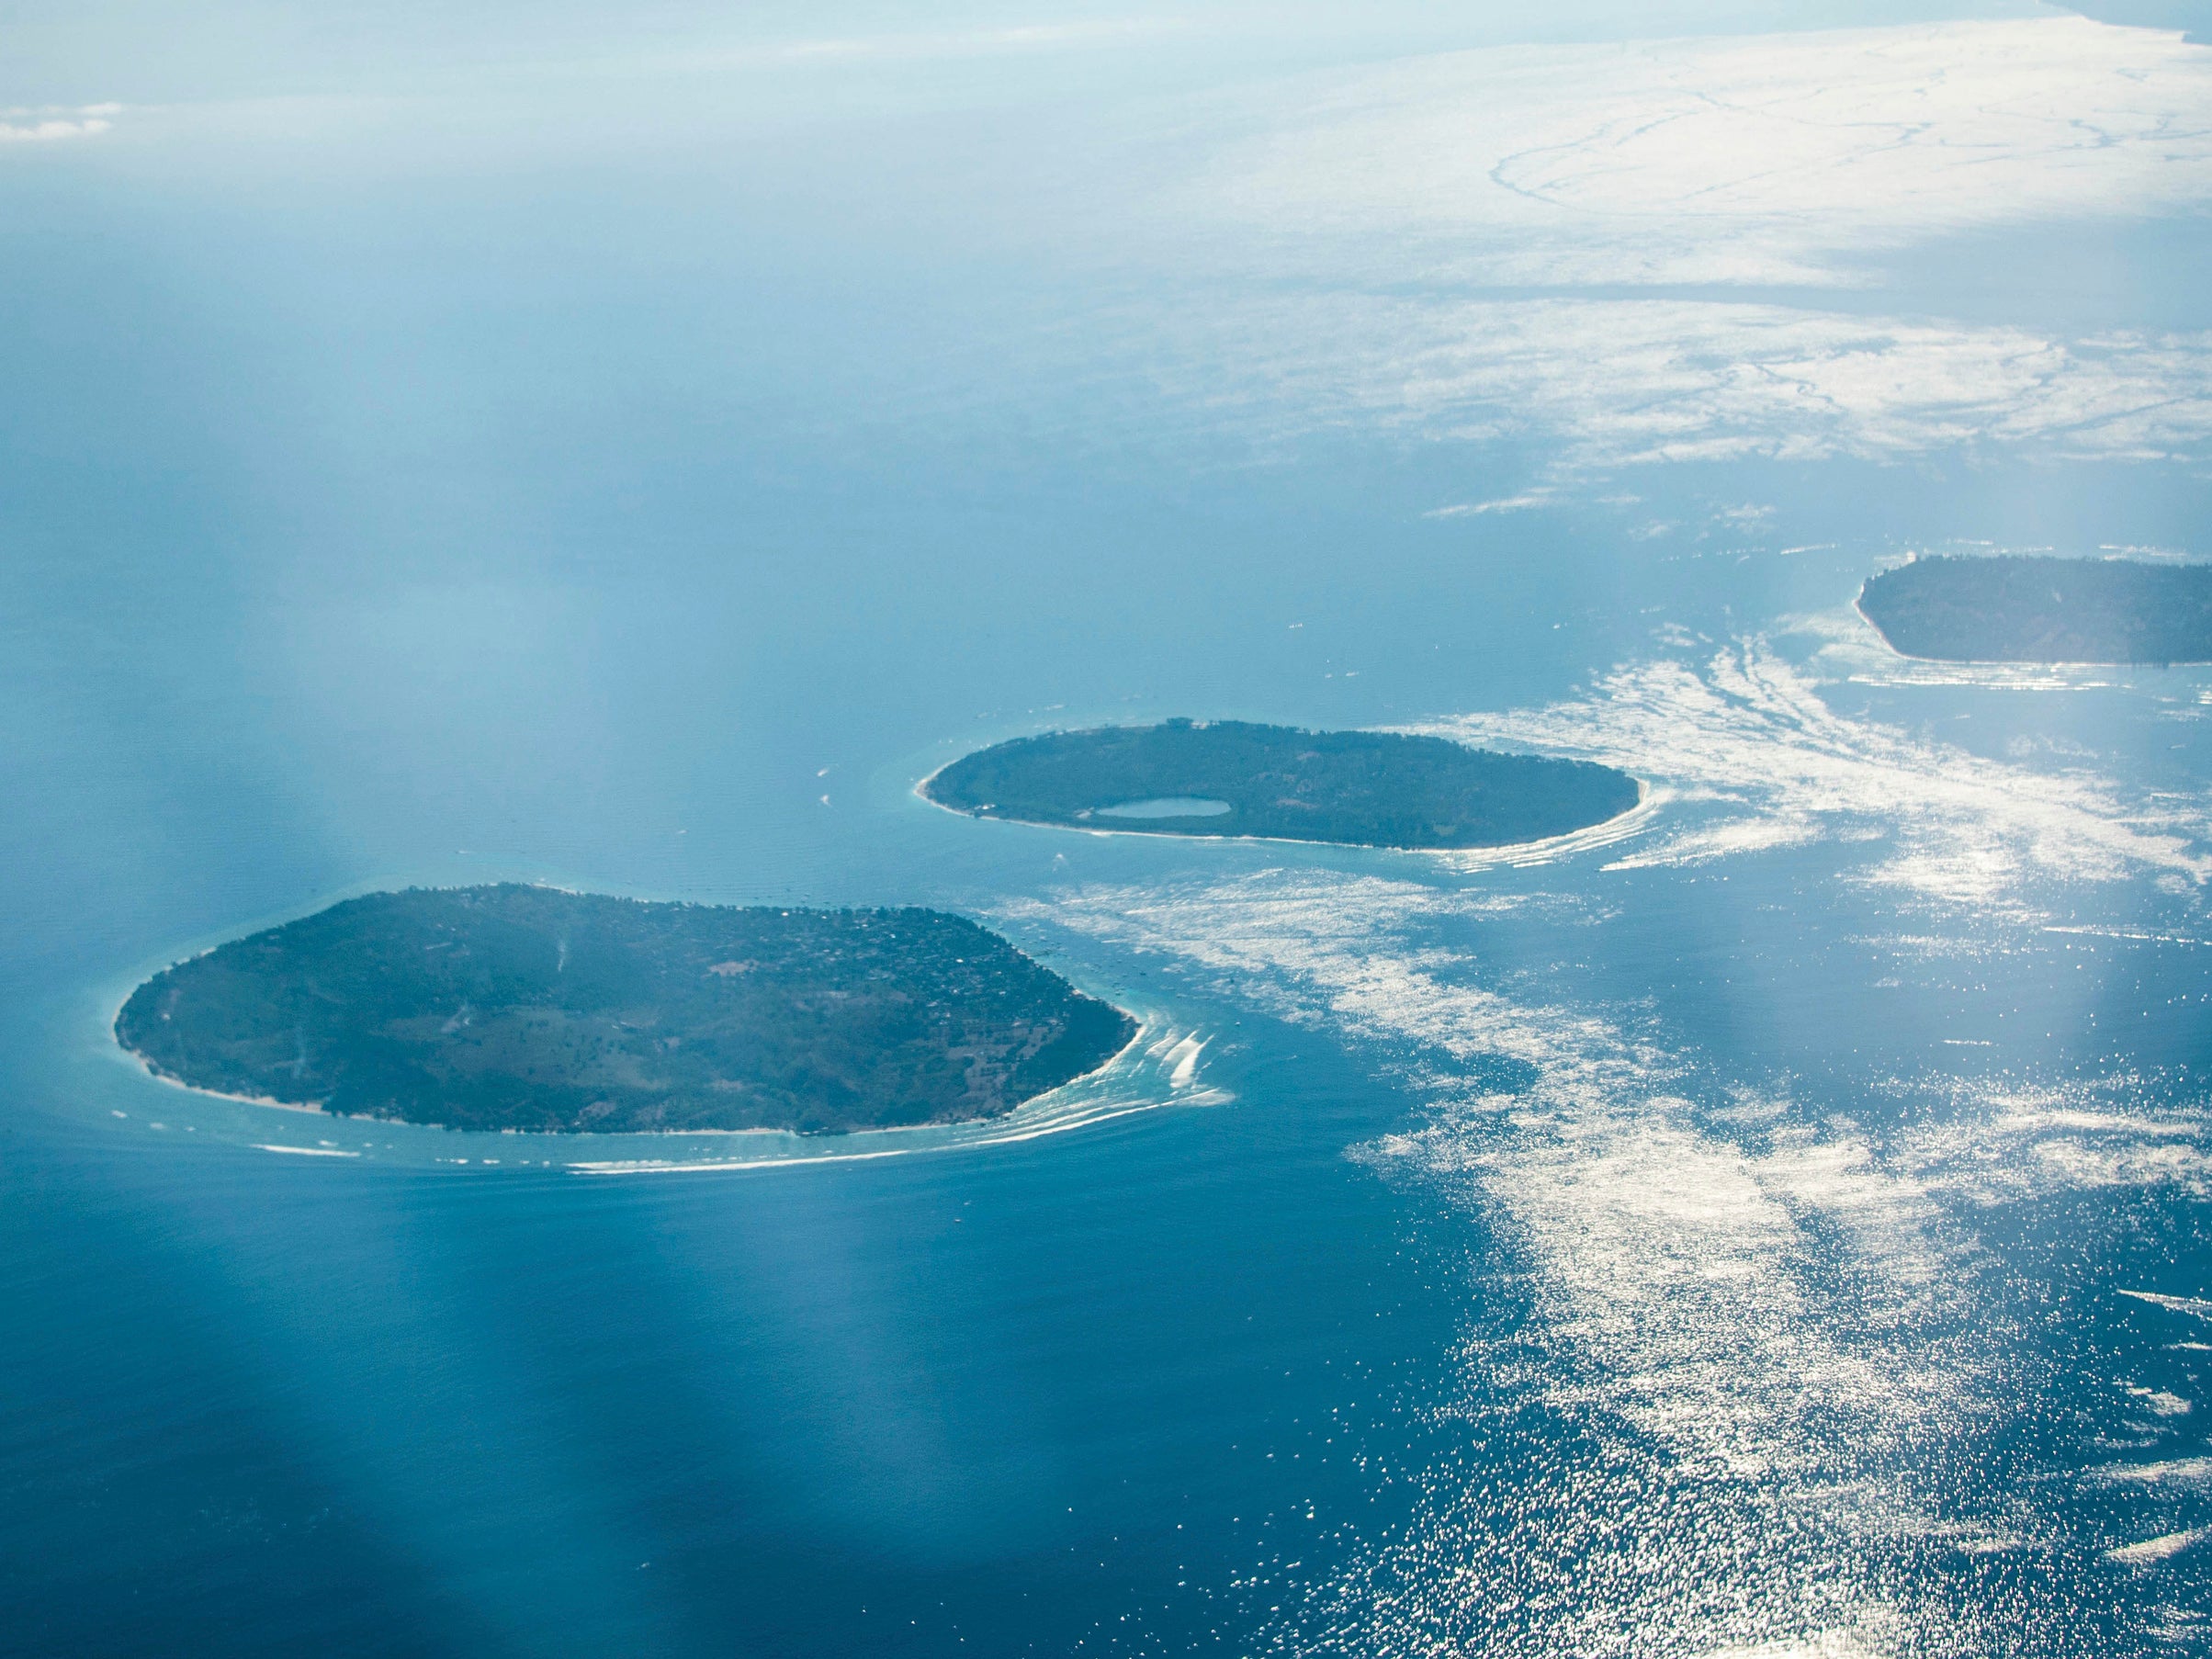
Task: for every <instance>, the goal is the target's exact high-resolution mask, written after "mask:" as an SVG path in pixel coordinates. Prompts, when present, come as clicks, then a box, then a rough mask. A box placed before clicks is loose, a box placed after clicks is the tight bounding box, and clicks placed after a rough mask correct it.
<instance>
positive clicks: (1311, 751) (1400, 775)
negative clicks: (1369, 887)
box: [921, 720, 1641, 848]
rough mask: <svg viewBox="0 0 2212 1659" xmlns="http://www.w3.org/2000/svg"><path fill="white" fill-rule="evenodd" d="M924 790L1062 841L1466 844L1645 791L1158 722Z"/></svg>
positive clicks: (1015, 759)
mask: <svg viewBox="0 0 2212 1659" xmlns="http://www.w3.org/2000/svg"><path fill="white" fill-rule="evenodd" d="M921 793H922V795H923V796H924V797H925V798H927V799H929V800H931V801H934V802H935V803H936V804H937V805H939V806H940V807H948V808H950V809H952V810H953V811H955V812H965V813H969V814H972V815H974V816H976V817H978V818H1015V819H1020V820H1021V821H1023V822H1026V823H1033V824H1056V825H1060V826H1063V827H1066V828H1069V829H1079V830H1146V831H1150V832H1152V833H1155V834H1162V833H1164V834H1171V835H1206V836H1258V837H1265V838H1270V839H1275V840H1281V841H1337V842H1348V843H1350V844H1352V845H1356V846H1369V847H1403V848H1465V847H1500V846H1510V845H1513V844H1515V843H1518V842H1521V841H1543V840H1545V839H1547V838H1549V837H1551V836H1555V835H1564V834H1566V833H1568V832H1569V831H1571V830H1584V829H1587V828H1589V827H1590V826H1591V825H1593V824H1600V823H1603V822H1604V821H1605V820H1606V819H1608V818H1616V817H1618V816H1619V814H1621V813H1623V812H1626V811H1627V810H1628V809H1629V808H1630V807H1633V806H1635V805H1636V803H1637V800H1638V799H1639V797H1640V793H1641V792H1640V789H1639V786H1638V784H1637V783H1636V780H1635V779H1634V778H1632V777H1631V776H1629V774H1628V773H1624V772H1616V771H1615V770H1614V769H1613V768H1611V767H1610V766H1599V765H1596V764H1593V763H1592V762H1587V761H1566V760H1550V759H1545V758H1542V757H1540V756H1536V755H1518V754H1497V753H1494V752H1492V751H1488V750H1482V749H1470V748H1468V747H1467V746H1466V745H1465V744H1463V743H1454V742H1451V741H1450V740H1448V739H1443V738H1428V737H1408V736H1405V735H1403V734H1400V733H1396V732H1381V731H1320V732H1316V731H1301V730H1298V729H1296V728H1292V727H1287V726H1258V725H1252V724H1249V723H1247V722H1245V721H1241V720H1169V721H1168V722H1167V723H1166V724H1164V725H1160V726H1110V727H1106V728H1102V729H1100V730H1095V731H1056V732H1048V733H1046V734H1044V736H1042V737H1035V738H1020V739H1015V740H1014V741H1012V742H1010V743H999V744H997V745H995V746H993V747H992V748H989V749H984V750H979V751H976V753H974V754H971V755H966V756H964V757H963V758H962V759H960V760H957V761H954V762H953V763H952V764H951V765H949V766H947V767H945V768H944V769H943V770H942V772H939V773H936V775H934V776H933V777H931V778H927V779H925V780H924V781H923V783H922V784H921Z"/></svg>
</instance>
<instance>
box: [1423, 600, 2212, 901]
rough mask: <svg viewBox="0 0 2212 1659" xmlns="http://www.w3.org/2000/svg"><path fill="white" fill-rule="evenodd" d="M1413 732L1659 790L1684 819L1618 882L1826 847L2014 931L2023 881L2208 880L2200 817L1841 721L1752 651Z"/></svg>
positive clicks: (1792, 670) (1795, 672) (1768, 658)
mask: <svg viewBox="0 0 2212 1659" xmlns="http://www.w3.org/2000/svg"><path fill="white" fill-rule="evenodd" d="M1422 729H1425V730H1430V731H1435V732H1439V733H1441V734H1443V735H1447V736H1452V737H1456V738H1459V739H1462V740H1464V741H1469V742H1475V743H1505V744H1507V745H1513V744H1522V745H1529V746H1533V747H1537V748H1540V749H1545V750H1550V751H1558V752H1563V753H1568V754H1574V755H1580V756H1583V757H1585V758H1587V759H1590V760H1595V761H1600V762H1605V763H1607V764H1609V765H1613V766H1618V767H1620V768H1621V769H1623V770H1625V771H1630V772H1632V773H1636V774H1637V775H1639V776H1641V777H1644V778H1647V779H1652V780H1654V781H1655V782H1656V783H1657V784H1659V785H1661V787H1662V789H1663V790H1664V792H1665V793H1664V796H1662V797H1661V798H1663V799H1665V800H1668V801H1671V802H1673V803H1674V805H1673V806H1672V807H1670V808H1669V816H1670V818H1673V819H1675V820H1687V819H1691V818H1695V820H1696V821H1685V822H1682V823H1681V827H1680V828H1678V829H1676V830H1674V831H1673V832H1672V833H1671V834H1669V835H1667V836H1666V837H1665V839H1662V840H1658V841H1654V842H1653V844H1651V845H1650V846H1648V847H1646V848H1642V849H1640V850H1639V851H1638V852H1635V853H1633V854H1631V855H1630V856H1629V857H1626V858H1623V859H1619V860H1617V861H1615V863H1613V864H1612V865H1611V866H1609V867H1610V868H1614V869H1639V868H1650V867H1654V866H1664V865H1669V864H1689V863H1702V862H1706V861H1710V860H1711V859H1715V858H1719V857H1723V856H1727V855H1730V854H1741V853H1744V852H1755V851H1762V850H1768V849H1772V848H1777V847H1787V846H1797V845H1801V844H1803V843H1805V842H1807V841H1813V840H1817V839H1823V838H1834V839H1848V840H1865V841H1869V842H1870V843H1873V842H1879V843H1881V844H1883V845H1884V846H1885V847H1886V848H1887V856H1886V857H1885V858H1884V859H1883V860H1882V861H1881V862H1880V863H1878V864H1876V865H1874V866H1873V867H1871V868H1869V869H1868V870H1867V871H1866V872H1865V873H1864V875H1863V879H1866V880H1868V881H1872V882H1875V883H1878V884H1880V885H1883V886H1891V887H1895V888H1899V889H1902V890H1903V891H1905V892H1908V893H1911V894H1913V895H1915V896H1917V897H1921V898H1924V899H1927V900H1934V901H1941V902H1945V903H1947V904H1952V905H1962V906H1972V907H1974V908H1975V909H1977V910H1978V911H1980V912H1982V913H1985V914H1986V913H1989V912H1991V911H1992V910H1997V909H2004V910H2009V911H2012V912H2014V913H2017V914H2019V915H2021V916H2022V917H2026V916H2027V915H2028V914H2030V913H2029V912H2027V911H2026V909H2025V908H2024V907H2023V906H2022V904H2021V901H2020V897H2019V887H2020V883H2021V879H2022V877H2023V876H2026V875H2037V876H2041V877H2045V878H2048V879H2053V880H2062V881H2116V880H2120V879H2122V878H2125V877H2127V876H2130V875H2139V874H2143V873H2146V872H2150V873H2172V874H2173V875H2178V876H2180V877H2182V878H2184V879H2185V880H2186V881H2188V882H2189V883H2191V884H2193V885H2194V884H2199V883H2202V882H2204V881H2205V880H2206V877H2207V876H2208V875H2212V859H2207V858H2206V857H2205V856H2203V855H2202V854H2200V853H2199V852H2196V851H2195V847H2194V845H2193V842H2192V839H2191V836H2190V835H2189V834H2184V833H2181V832H2180V831H2183V830H2188V831H2193V832H2198V833H2201V832H2202V830H2203V828H2204V826H2203V824H2202V822H2201V815H2199V816H2191V815H2190V814H2187V813H2184V811H2182V810H2181V809H2179V808H2177V807H2173V805H2171V804H2160V805H2149V804H2136V803H2124V802H2123V801H2122V800H2121V799H2120V798H2119V797H2118V796H2117V795H2116V792H2115V791H2114V789H2113V788H2112V787H2111V786H2110V785H2109V784H2105V783H2104V782H2102V781H2101V780H2098V779H2096V778H2093V777H2091V776H2088V775H2085V774H2082V773H2078V772H2070V773H2060V774H2056V775H2054V774H2052V773H2047V772H2037V771H2034V770H2031V769H2029V768H2027V767H2026V766H2021V765H2017V764H2014V763H2011V762H2001V761H1991V760H1986V759H1984V758H1982V757H1981V756H1978V755H1974V754H1971V753H1969V752H1968V751H1964V750H1960V749H1958V748H1956V747H1954V746H1952V745H1948V744H1944V743H1938V742H1934V741H1931V740H1930V739H1926V738H1924V737H1921V736H1919V735H1917V734H1914V733H1911V732H1907V731H1903V730H1902V729H1899V728H1893V727H1888V726H1883V725H1880V724H1878V723H1876V722H1872V721H1867V720H1853V719H1847V718H1845V717H1843V716H1840V715H1838V714H1836V713H1835V712H1834V710H1833V709H1831V708H1830V707H1829V706H1828V705H1827V703H1826V702H1825V701H1824V700H1823V698H1822V696H1821V695H1820V691H1819V686H1818V684H1817V683H1816V682H1815V681H1813V680H1812V679H1811V678H1810V677H1808V675H1807V674H1806V673H1804V672H1801V671H1800V670H1799V669H1798V668H1796V667H1794V666H1793V665H1791V664H1790V663H1789V662H1788V661H1786V660H1784V659H1783V658H1782V657H1781V656H1780V655H1779V654H1778V653H1777V652H1776V651H1775V650H1774V649H1773V648H1772V647H1771V646H1770V645H1768V644H1767V643H1766V641H1764V640H1762V639H1752V640H1745V641H1737V642H1734V643H1732V644H1730V645H1729V646H1727V647H1725V648H1723V649H1721V650H1719V651H1717V652H1715V653H1714V654H1713V655H1712V657H1711V658H1710V659H1709V660H1707V661H1705V662H1704V663H1702V664H1693V663H1689V662H1682V661H1676V660H1659V661H1653V662H1646V663H1640V664H1636V665H1633V666H1631V667H1625V668H1621V669H1618V670H1616V671H1614V672H1612V673H1609V674H1608V675H1606V676H1604V677H1603V678H1602V679H1600V680H1599V681H1598V683H1597V684H1596V685H1595V686H1594V687H1593V688H1592V689H1591V690H1590V692H1589V693H1588V694H1586V695H1584V696H1580V697H1576V698H1573V699H1570V700H1568V701H1566V702H1563V703H1560V704H1555V705H1552V706H1551V707H1548V708H1543V709H1535V710H1516V711H1511V712H1507V713H1503V714H1483V715H1467V716H1461V717H1457V718H1453V719H1449V720H1441V721H1435V722H1430V723H1428V725H1427V726H1425V727H1424V728H1422Z"/></svg>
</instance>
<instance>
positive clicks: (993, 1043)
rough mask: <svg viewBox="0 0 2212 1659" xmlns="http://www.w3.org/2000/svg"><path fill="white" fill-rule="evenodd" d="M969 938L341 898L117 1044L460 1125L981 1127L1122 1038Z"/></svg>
mask: <svg viewBox="0 0 2212 1659" xmlns="http://www.w3.org/2000/svg"><path fill="white" fill-rule="evenodd" d="M1135 1031H1136V1027H1135V1022H1134V1021H1132V1020H1131V1019H1130V1018H1129V1017H1128V1016H1127V1015H1126V1014H1124V1013H1123V1012H1122V1011H1121V1010H1119V1009H1116V1008H1113V1007H1111V1006H1109V1005H1108V1004H1106V1003H1104V1002H1100V1001H1099V1000H1097V999H1094V998H1091V997H1087V996H1084V995H1083V994H1082V993H1081V992H1079V991H1078V990H1077V989H1075V988H1074V987H1072V986H1070V985H1069V984H1068V983H1067V981H1066V980H1064V979H1062V978H1061V977H1060V976H1058V975H1056V974H1055V973H1053V972H1052V971H1051V970H1050V969H1048V968H1045V967H1044V966H1043V965H1040V964H1038V963H1036V962H1034V961H1033V960H1032V959H1031V958H1029V957H1028V956H1025V955H1023V954H1021V952H1020V951H1018V950H1016V949H1015V948H1014V947H1013V946H1012V945H1010V944H1009V943H1008V942H1006V941H1005V940H1003V939H1000V938H999V936H998V935H996V934H994V933H990V932H988V931H985V930H984V929H982V928H980V927H977V926H976V924H975V923H974V922H972V921H967V920H963V919H962V918H960V917H957V916H948V915H945V914H943V913H942V912H939V911H935V910H922V909H891V910H817V909H780V908H777V909H731V908H728V907H722V906H709V905H688V904H647V903H640V902H638V901H636V900H633V899H626V898H611V897H601V896H596V895H591V894H579V893H562V892H558V891H555V890H552V889H550V888H545V887H528V886H487V887H468V888H460V889H435V890H425V889H415V890H412V891H409V892H404V893H378V894H375V895H372V896H371V897H366V898H355V899H350V900H348V901H346V902H345V903H344V904H339V905H333V906H332V907H331V908H330V909H327V910H323V911H321V912H320V913H318V914H316V915H313V916H310V917H308V918H306V919H305V920H300V921H294V922H289V923H287V924H286V925H285V926H283V927H279V928H272V929H270V930H268V931H266V932H262V933H255V934H254V935H252V936H251V937H250V938H245V939H241V940H236V941H234V942H231V943H229V944H225V945H222V946H220V947H218V948H217V949H215V950H213V951H210V952H209V953H208V954H206V955H204V956H198V957H195V958H194V959H193V960H191V961H189V962H186V963H181V964H179V965H177V966H175V967H173V968H169V969H167V970H165V971H164V972H162V973H160V974H156V975H155V976H153V977H152V979H149V980H148V981H147V982H146V983H145V984H144V985H141V986H140V987H139V988H138V989H137V990H136V991H134V992H133V993H132V994H131V997H130V1000H129V1001H128V1002H126V1003H124V1005H123V1009H122V1012H121V1013H120V1014H119V1016H118V1017H117V1020H116V1036H117V1039H118V1040H119V1042H120V1043H121V1044H123V1046H124V1047H125V1048H127V1049H129V1050H130V1051H131V1052H132V1053H133V1054H136V1055H139V1056H140V1058H141V1059H142V1060H143V1061H144V1062H145V1064H146V1065H147V1067H149V1068H150V1069H152V1071H153V1072H155V1073H156V1074H157V1075H159V1076H161V1077H164V1078H173V1079H175V1081H177V1082H180V1083H186V1084H189V1085H190V1086H191V1087H193V1088H196V1089H212V1090H216V1091H219V1092H221V1093H226V1094H239V1095H248V1096H254V1097H258V1098H262V1099H266V1100H276V1101H280V1102H288V1103H298V1104H303V1105H315V1106H320V1107H322V1108H324V1109H326V1110H328V1111H330V1112H344V1113H355V1114H361V1115H367V1116H371V1117H383V1118H399V1119H404V1120H405V1121H407V1122H409V1123H439V1124H445V1125H446V1126H448V1127H451V1128H456V1129H530V1130H570V1131H574V1130H591V1131H601V1132H616V1131H638V1130H706V1129H789V1130H797V1131H799V1132H801V1133H807V1134H820V1133H832V1132H838V1131H843V1130H852V1129H878V1128H890V1127H895V1126H900V1125H908V1124H917V1123H955V1122H961V1121H965V1120H967V1119H973V1118H988V1117H994V1116H997V1115H999V1113H1002V1112H1009V1111H1011V1110H1012V1109H1013V1108H1014V1107H1016V1106H1018V1105H1020V1104H1021V1102H1022V1101H1023V1100H1028V1099H1030V1098H1031V1097H1033V1096H1034V1095H1038V1094H1042V1093H1044V1091H1045V1090H1047V1089H1055V1088H1057V1087H1058V1086H1059V1085H1061V1084H1063V1083H1066V1082H1067V1081H1068V1080H1070V1079H1071V1078H1078V1077H1080V1076H1082V1075H1083V1074H1084V1073H1085V1072H1088V1071H1092V1070H1095V1069H1096V1068H1097V1067H1100V1066H1102V1065H1104V1064H1105V1062H1106V1061H1107V1060H1109V1059H1111V1058H1112V1056H1113V1055H1114V1054H1115V1053H1116V1052H1117V1051H1119V1050H1120V1049H1121V1048H1122V1047H1123V1044H1126V1043H1127V1042H1128V1041H1129V1039H1130V1038H1131V1037H1132V1036H1134V1034H1135Z"/></svg>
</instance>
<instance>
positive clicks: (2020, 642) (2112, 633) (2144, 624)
mask: <svg viewBox="0 0 2212 1659" xmlns="http://www.w3.org/2000/svg"><path fill="white" fill-rule="evenodd" d="M1858 608H1859V611H1860V613H1861V614H1862V615H1864V616H1865V617H1866V618H1867V620H1868V622H1871V623H1872V624H1873V625H1874V626H1876V627H1877V628H1879V630H1880V631H1881V636H1882V638H1884V639H1886V640H1887V641H1889V643H1890V647H1891V648H1892V649H1895V650H1897V651H1899V652H1902V654H1903V655H1905V656H1907V657H1926V658H1932V659H1935V660H1939V661H1944V662H2111V663H2169V662H2212V564H2204V565H2165V564H2146V563H2144V562H2143V561H2142V560H2140V559H2049V558H2044V557H2040V556H2037V557H2028V556H2025V555H2018V554H2008V555H2004V556H2001V557H1997V558H1990V559H1981V558H1969V559H1958V558H1950V557H1937V558H1932V559H1914V560H1913V562H1912V563H1911V564H1906V565H1900V566H1898V567H1897V569H1895V570H1884V571H1882V572H1881V573H1880V574H1879V576H1875V577H1873V578H1871V579H1869V580H1868V582H1867V585H1866V587H1865V588H1864V590H1862V591H1861V593H1859V597H1858Z"/></svg>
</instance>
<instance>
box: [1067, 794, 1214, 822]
mask: <svg viewBox="0 0 2212 1659" xmlns="http://www.w3.org/2000/svg"><path fill="white" fill-rule="evenodd" d="M1230 810H1232V808H1231V807H1230V806H1229V803H1228V802H1226V801H1207V800H1199V799H1196V798H1194V797H1193V796H1187V795H1174V796H1157V797H1155V798H1154V799H1152V800H1149V801H1123V803H1122V804H1121V805H1120V806H1118V807H1099V808H1098V809H1097V811H1096V812H1095V813H1094V814H1093V815H1092V816H1094V817H1096V818H1219V817H1220V816H1221V815H1222V814H1223V813H1225V812H1228V811H1230Z"/></svg>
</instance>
